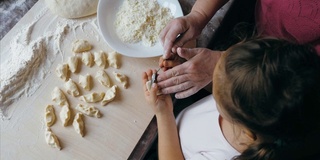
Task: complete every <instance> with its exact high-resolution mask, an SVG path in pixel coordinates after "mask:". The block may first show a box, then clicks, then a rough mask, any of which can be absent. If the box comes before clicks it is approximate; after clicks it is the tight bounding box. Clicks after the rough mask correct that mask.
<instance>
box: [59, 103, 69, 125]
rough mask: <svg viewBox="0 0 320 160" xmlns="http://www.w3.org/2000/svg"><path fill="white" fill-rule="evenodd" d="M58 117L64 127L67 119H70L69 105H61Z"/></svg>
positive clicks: (67, 121)
mask: <svg viewBox="0 0 320 160" xmlns="http://www.w3.org/2000/svg"><path fill="white" fill-rule="evenodd" d="M60 119H61V122H62V125H63V126H64V127H65V126H67V125H68V124H69V121H70V119H71V111H70V108H69V105H64V106H62V109H61V111H60Z"/></svg>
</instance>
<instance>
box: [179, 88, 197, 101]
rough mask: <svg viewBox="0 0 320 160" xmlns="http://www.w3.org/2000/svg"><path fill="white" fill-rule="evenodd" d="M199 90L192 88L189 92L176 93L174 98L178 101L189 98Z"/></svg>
mask: <svg viewBox="0 0 320 160" xmlns="http://www.w3.org/2000/svg"><path fill="white" fill-rule="evenodd" d="M199 90H200V89H197V88H196V87H191V88H189V89H187V90H184V91H181V92H178V93H176V94H175V95H174V96H175V97H176V98H177V99H183V98H187V97H189V96H191V95H193V94H194V93H196V92H198V91H199Z"/></svg>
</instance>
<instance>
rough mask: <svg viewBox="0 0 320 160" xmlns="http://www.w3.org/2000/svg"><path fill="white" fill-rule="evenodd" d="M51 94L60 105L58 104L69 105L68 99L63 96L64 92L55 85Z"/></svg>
mask: <svg viewBox="0 0 320 160" xmlns="http://www.w3.org/2000/svg"><path fill="white" fill-rule="evenodd" d="M51 96H52V100H53V101H54V102H55V103H56V104H58V105H60V106H64V105H69V104H68V100H67V97H66V96H65V94H64V93H63V92H62V91H61V90H60V89H59V88H58V87H55V88H54V89H53V91H52V93H51Z"/></svg>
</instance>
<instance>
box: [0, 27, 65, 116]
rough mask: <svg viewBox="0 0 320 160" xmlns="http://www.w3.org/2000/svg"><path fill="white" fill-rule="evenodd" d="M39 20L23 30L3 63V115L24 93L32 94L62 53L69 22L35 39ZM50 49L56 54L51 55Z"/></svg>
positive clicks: (0, 101)
mask: <svg viewBox="0 0 320 160" xmlns="http://www.w3.org/2000/svg"><path fill="white" fill-rule="evenodd" d="M35 23H36V21H35V22H32V23H30V24H29V25H27V26H26V27H25V28H24V29H23V30H21V31H20V32H19V33H18V34H17V36H16V37H15V38H14V39H13V40H12V41H11V43H10V51H11V53H6V54H10V56H11V57H9V58H8V59H7V60H6V61H5V62H4V63H2V64H1V66H0V69H1V74H0V82H1V83H0V117H1V118H3V116H5V115H4V109H6V107H7V106H9V105H10V104H12V103H13V102H14V101H16V100H17V99H19V97H21V96H22V95H26V96H30V95H32V94H33V93H34V92H35V91H36V90H37V89H38V88H39V87H40V85H41V81H42V80H43V79H44V78H45V77H46V75H47V73H48V72H50V67H51V64H52V62H53V61H54V60H55V58H56V55H57V54H58V52H59V51H58V50H57V48H58V47H59V46H57V45H55V47H54V46H53V45H50V43H54V44H59V43H60V42H59V41H61V37H63V36H64V35H65V34H66V33H67V30H68V28H69V27H68V25H67V24H64V25H59V26H57V29H56V30H55V31H54V32H48V33H45V34H44V35H43V36H40V37H38V38H36V39H35V40H31V38H30V37H31V34H32V32H33V28H34V25H35ZM48 52H50V53H52V54H48Z"/></svg>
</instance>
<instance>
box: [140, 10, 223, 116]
mask: <svg viewBox="0 0 320 160" xmlns="http://www.w3.org/2000/svg"><path fill="white" fill-rule="evenodd" d="M198 16H199V14H198V13H197V12H195V13H193V14H189V15H187V16H183V17H179V18H176V19H174V20H172V21H171V22H170V23H169V24H168V25H167V26H166V27H165V28H164V29H163V31H162V32H161V34H160V38H161V42H162V44H163V47H164V50H165V53H164V55H163V56H162V57H161V58H160V60H159V66H160V67H161V68H162V69H163V72H162V73H160V74H159V75H158V77H157V82H158V83H157V84H155V88H152V89H151V91H150V93H147V92H149V91H145V97H146V99H147V101H148V102H149V104H152V105H153V106H155V107H154V110H155V112H156V113H157V112H158V111H159V109H160V108H161V105H160V104H166V105H168V104H169V102H170V104H171V106H170V107H172V102H171V98H170V96H169V94H172V93H175V97H176V98H177V99H182V98H186V97H189V96H191V95H193V94H195V93H196V92H198V91H199V90H200V89H202V88H204V87H205V86H206V85H208V84H209V83H210V82H211V81H212V75H213V70H214V67H215V65H216V63H217V61H218V59H219V58H220V51H212V50H209V49H206V48H192V49H191V48H181V46H183V45H184V44H186V43H187V42H189V41H190V40H194V39H195V38H197V37H198V36H199V35H200V33H201V31H202V29H203V27H204V26H205V24H203V23H201V22H199V18H198ZM177 37H178V38H177ZM151 75H152V71H151V70H149V71H147V72H145V73H144V74H143V78H142V79H143V83H144V84H143V86H144V89H145V82H146V81H148V79H150V78H151ZM160 89H161V93H162V95H161V96H157V94H156V93H157V92H158V90H160ZM160 101H162V102H160ZM170 107H169V108H170ZM169 110H172V108H170V109H169Z"/></svg>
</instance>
